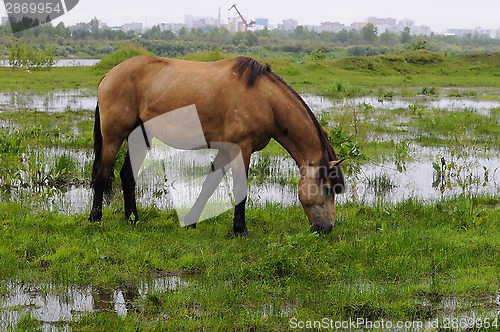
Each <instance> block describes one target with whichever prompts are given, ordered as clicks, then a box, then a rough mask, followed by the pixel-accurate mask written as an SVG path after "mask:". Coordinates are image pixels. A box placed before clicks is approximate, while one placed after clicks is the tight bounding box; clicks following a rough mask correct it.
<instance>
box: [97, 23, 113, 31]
mask: <svg viewBox="0 0 500 332" xmlns="http://www.w3.org/2000/svg"><path fill="white" fill-rule="evenodd" d="M99 29H103V30H109V29H111V28H110V27H109V25H108V24H107V23H106V22H102V21H99Z"/></svg>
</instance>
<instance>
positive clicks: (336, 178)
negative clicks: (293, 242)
mask: <svg viewBox="0 0 500 332" xmlns="http://www.w3.org/2000/svg"><path fill="white" fill-rule="evenodd" d="M343 161H344V160H332V161H330V162H329V163H328V165H327V166H304V167H301V168H300V173H301V177H300V182H299V200H300V202H301V204H302V207H303V208H304V211H305V212H306V215H307V218H308V219H309V222H310V224H311V228H310V230H311V231H312V232H315V231H319V232H325V233H329V232H330V231H331V230H332V228H333V226H334V225H335V219H336V212H335V194H341V193H342V192H343V191H344V176H343V174H342V169H341V168H340V164H341V163H342V162H343ZM325 175H326V176H325Z"/></svg>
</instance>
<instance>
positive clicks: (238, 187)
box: [232, 149, 251, 235]
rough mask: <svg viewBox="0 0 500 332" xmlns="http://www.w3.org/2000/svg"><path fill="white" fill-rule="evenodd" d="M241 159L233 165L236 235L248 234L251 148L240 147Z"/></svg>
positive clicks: (234, 224) (234, 229)
mask: <svg viewBox="0 0 500 332" xmlns="http://www.w3.org/2000/svg"><path fill="white" fill-rule="evenodd" d="M239 152H241V159H238V160H239V162H237V163H235V164H234V166H233V168H232V169H233V196H234V200H235V204H236V205H235V207H234V219H233V232H234V234H236V235H248V229H247V226H246V220H245V208H246V202H247V193H248V167H249V165H250V155H251V150H250V149H240V150H239Z"/></svg>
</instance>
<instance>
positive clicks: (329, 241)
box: [0, 50, 500, 331]
mask: <svg viewBox="0 0 500 332" xmlns="http://www.w3.org/2000/svg"><path fill="white" fill-rule="evenodd" d="M130 52H131V51H130V50H128V51H124V52H123V53H122V54H115V55H113V56H111V58H108V59H107V61H108V62H109V63H108V64H107V65H102V66H101V67H99V66H96V67H89V68H83V67H70V68H52V69H51V70H49V71H31V72H27V71H24V70H12V69H9V68H0V74H1V75H2V77H3V78H5V79H2V81H1V83H0V92H6V91H12V90H15V91H19V92H21V93H22V92H23V91H37V92H40V93H45V92H48V91H51V90H53V89H56V90H62V91H70V90H76V89H80V90H85V91H87V90H88V91H89V93H90V94H92V91H94V90H95V88H96V86H97V84H98V82H99V80H100V78H101V77H102V75H104V74H105V72H106V71H107V70H108V68H109V66H111V65H112V64H113V63H115V62H117V61H119V60H120V59H121V58H122V57H126V56H128V55H129V54H130ZM226 56H228V55H225V54H221V53H220V52H217V51H214V52H204V53H195V54H190V55H188V56H186V57H185V58H188V59H194V60H202V61H211V60H215V59H218V58H221V57H226ZM113 57H115V58H113ZM257 58H258V60H260V61H262V62H267V63H269V64H270V65H271V67H272V69H273V71H275V72H276V73H277V74H279V75H281V76H282V77H284V79H285V80H286V81H287V82H288V83H290V85H292V86H293V87H294V88H295V89H297V90H298V91H299V92H300V93H301V94H307V93H312V94H316V95H321V96H324V97H326V98H330V99H332V100H336V99H352V98H356V97H362V96H371V97H375V98H376V99H379V100H387V101H389V100H392V99H397V98H400V99H405V98H408V99H410V100H414V99H412V98H421V97H422V98H428V99H433V98H435V99H437V98H439V97H440V96H443V95H445V96H447V97H450V98H465V99H472V100H480V101H498V100H499V99H500V93H499V91H500V79H499V78H500V70H499V68H500V54H498V53H493V54H487V53H481V54H479V53H478V54H465V55H453V56H451V55H446V54H440V53H431V52H427V51H420V52H401V53H397V54H385V55H379V56H373V57H345V58H340V59H319V60H318V59H314V58H310V57H304V58H303V59H299V60H297V59H296V58H292V57H287V56H270V55H260V56H257ZM103 63H104V64H105V62H103ZM93 112H94V111H93V110H91V109H88V110H87V109H85V110H74V109H68V110H66V111H64V112H52V113H50V112H49V113H47V112H38V111H37V110H36V109H31V108H23V109H9V107H7V106H5V105H3V106H0V124H1V125H2V128H3V131H2V133H1V136H0V152H1V154H0V159H1V166H0V185H1V187H2V195H1V196H0V197H1V202H0V280H1V283H0V317H2V321H4V322H6V323H2V325H0V329H3V330H11V331H33V330H43V329H47V328H52V329H65V328H68V327H69V328H71V329H72V330H75V331H109V330H117V331H164V330H168V331H171V330H176V331H192V330H207V331H211V330H220V331H232V330H241V331H289V330H293V329H294V328H295V327H300V326H301V325H300V324H299V323H298V322H313V321H321V322H326V321H323V319H325V318H326V319H328V320H331V322H345V321H349V320H357V319H363V320H364V322H379V323H380V322H381V321H390V322H394V324H396V322H397V321H401V322H414V325H413V326H407V327H406V328H405V327H403V328H402V329H401V330H418V327H420V326H419V325H418V324H419V323H421V324H422V326H423V327H425V326H427V327H429V328H430V329H431V330H432V329H435V330H445V329H448V328H450V329H451V330H459V329H467V328H470V329H471V330H500V326H499V324H500V322H499V321H498V320H499V314H500V309H499V308H500V307H499V305H500V304H499V299H500V259H499V257H500V222H499V220H500V200H499V196H498V191H496V192H489V193H487V194H477V193H473V192H471V191H468V190H467V189H468V188H469V184H470V183H469V182H472V181H473V180H472V178H471V177H470V176H468V175H467V173H466V175H465V176H463V173H464V172H467V170H468V169H467V168H466V167H465V168H464V167H463V165H460V164H459V163H460V161H463V160H467V159H466V158H465V157H464V158H463V159H460V155H461V154H465V153H467V156H470V153H472V152H474V153H476V154H474V156H477V155H479V154H480V155H482V156H490V157H491V156H498V143H499V142H498V137H500V136H499V133H500V120H499V116H500V112H499V109H498V108H493V109H491V110H489V113H488V114H481V113H478V112H476V111H475V110H472V109H466V110H447V109H439V108H429V107H425V106H422V105H420V104H418V103H411V104H410V105H409V106H407V107H398V108H395V109H394V110H390V111H388V110H384V111H382V110H380V109H378V108H376V107H373V106H371V105H368V104H366V105H362V106H360V107H345V108H344V109H343V110H342V111H340V112H338V111H335V112H333V111H331V112H323V113H321V115H318V116H319V118H320V122H321V123H322V124H323V125H324V126H325V128H327V130H328V133H329V136H330V139H331V141H332V142H333V143H334V146H335V148H336V149H337V150H338V151H339V152H340V153H341V155H342V156H343V157H345V158H347V160H346V164H345V169H346V172H347V173H348V177H347V181H348V183H349V179H354V178H355V177H359V176H360V174H361V172H362V171H363V168H364V167H366V165H367V163H369V162H382V161H387V160H390V161H391V162H393V163H394V167H396V168H397V167H400V168H402V169H403V168H405V167H406V164H407V163H408V162H409V161H411V160H412V158H414V155H412V153H410V150H411V149H409V147H410V146H413V147H416V148H417V149H418V148H421V147H424V148H439V149H446V151H449V152H450V153H452V154H453V156H455V159H454V160H456V163H449V160H448V159H447V160H448V163H444V164H440V163H439V160H440V158H441V155H436V156H434V159H432V160H436V161H437V163H436V165H435V166H436V167H435V169H436V175H437V176H438V179H440V180H441V183H440V184H443V188H444V189H443V190H444V191H445V190H447V189H448V187H452V186H453V187H455V186H458V187H460V188H459V189H461V190H459V194H457V195H451V196H443V197H442V198H441V199H439V200H434V201H425V200H421V199H417V198H411V197H410V198H408V199H405V200H403V201H400V202H397V203H389V202H386V201H383V200H379V201H376V202H373V203H364V202H359V201H357V200H350V199H349V198H344V199H343V201H342V204H339V205H338V207H337V213H338V219H337V223H336V226H335V228H334V229H333V231H332V232H331V233H330V234H316V233H310V232H309V231H308V221H307V218H306V216H305V214H304V211H303V209H302V208H301V207H300V206H296V205H292V206H283V205H281V204H278V203H266V204H264V205H261V206H255V207H251V208H250V209H249V210H248V212H247V221H248V227H249V231H250V234H249V236H246V237H235V236H234V235H233V234H232V213H231V212H226V213H224V214H221V215H220V216H217V217H215V218H212V219H210V220H207V221H204V222H202V223H200V224H199V225H198V227H197V228H196V229H185V228H182V227H180V225H179V222H178V219H177V216H176V215H175V212H174V211H173V210H166V209H159V208H157V207H155V206H141V207H140V210H139V213H140V216H141V219H142V221H141V222H139V223H138V224H137V225H135V226H133V225H131V224H128V223H127V222H126V221H125V220H124V217H123V208H122V202H121V197H120V194H119V193H118V192H117V193H116V194H115V196H114V198H113V201H112V203H111V205H109V206H107V207H105V209H104V216H103V221H102V222H99V223H90V222H89V221H88V219H87V218H88V212H76V213H64V212H61V211H58V210H54V209H51V208H50V205H49V204H47V201H50V197H51V194H52V193H53V192H54V191H61V190H66V189H68V188H70V187H72V186H87V185H88V183H89V178H90V166H91V165H90V160H89V159H85V160H84V161H83V162H82V161H80V160H77V159H75V158H72V157H68V155H66V154H62V155H60V156H58V157H57V158H55V160H50V157H49V158H48V159H47V158H46V159H43V158H42V157H43V156H42V155H43V154H46V151H52V150H51V149H66V150H68V151H69V150H71V151H84V152H85V153H86V154H89V153H90V150H91V146H92V126H93ZM387 137H389V139H387ZM384 138H385V139H384ZM40 151H41V152H40ZM284 153H285V152H284V151H283V150H282V148H281V147H280V146H279V145H278V144H276V143H272V144H270V146H268V148H266V150H264V151H263V152H262V153H261V154H259V156H258V157H256V158H258V162H257V163H256V167H257V168H259V167H260V168H261V169H260V170H259V172H256V173H255V174H261V175H262V174H266V173H265V171H266V167H267V162H266V161H268V160H269V156H271V157H276V156H280V157H282V156H283V155H284ZM266 156H267V157H266ZM121 157H122V158H123V156H121ZM266 158H267V159H266ZM432 160H431V161H430V162H432ZM488 172H489V175H488V176H486V177H485V179H482V181H484V182H485V183H486V182H491V181H495V180H494V173H495V172H496V169H490V170H488ZM251 174H252V173H251ZM456 174H462V176H461V177H460V179H461V182H460V183H458V182H457V181H452V179H456V177H454V176H455V175H456ZM255 176H257V175H255ZM440 176H441V177H440ZM250 180H251V182H252V181H253V182H254V183H255V182H258V181H259V180H260V179H258V178H255V177H253V178H251V179H250ZM373 180H374V183H373V184H372V185H373V187H374V188H375V189H374V190H376V189H377V188H378V189H379V190H383V187H384V183H383V181H382V180H383V178H381V177H379V178H376V179H373ZM375 180H377V181H375ZM118 181H119V180H117V182H118ZM280 181H287V179H284V180H280ZM289 182H290V183H292V184H294V183H295V182H296V179H293V178H291V179H289ZM115 185H116V187H119V183H115ZM397 185H400V186H404V184H397ZM387 186H388V187H389V189H387V190H388V194H389V195H390V184H389V185H387ZM494 188H498V185H496V186H494ZM23 190H24V192H26V191H29V192H30V193H31V194H30V195H26V194H25V196H23V197H22V198H21V199H12V197H13V196H15V195H16V192H21V191H23ZM159 280H160V281H163V282H165V281H167V286H163V287H158V286H156V287H155V286H154V285H157V284H158V281H159ZM75 291H76V293H75ZM87 291H88V293H89V294H90V295H89V297H90V298H91V302H92V303H91V304H90V307H89V308H85V309H82V306H80V307H79V306H75V307H73V306H71V308H72V309H71V313H70V314H68V315H69V316H64V315H61V316H60V317H59V318H58V319H56V320H50V319H45V320H44V319H43V318H40V317H43V315H42V316H40V315H41V314H40V313H39V311H37V306H39V307H41V308H42V310H43V308H44V307H43V305H42V304H39V303H38V302H36V303H35V304H32V306H29V305H26V304H19V303H17V302H16V301H14V300H12V299H13V297H12V295H13V294H15V293H16V292H19V293H22V294H29V295H30V296H31V297H32V298H33V299H34V298H37V299H38V298H51V297H53V296H54V295H56V297H57V299H58V303H59V305H60V306H61V307H64V305H69V304H74V303H76V302H78V297H77V296H75V294H81V293H82V292H83V293H85V292H87ZM75 298H77V299H76V300H75ZM32 307H34V308H32ZM78 308H79V309H78ZM117 308H121V309H120V310H118V309H117ZM436 321H439V322H440V324H441V325H438V326H436V325H432V323H433V322H436ZM9 322H10V323H9ZM446 323H448V325H446ZM486 323H487V324H486ZM304 324H305V323H304ZM460 324H462V325H460ZM303 327H311V330H312V327H313V326H306V325H303ZM316 327H317V326H316ZM329 327H332V325H330V326H329ZM372 327H373V326H372ZM361 328H364V330H371V329H372V328H370V327H367V326H357V327H356V328H354V329H361ZM373 330H380V329H377V328H373ZM387 330H391V329H390V328H389V329H387Z"/></svg>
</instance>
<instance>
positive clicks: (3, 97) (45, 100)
mask: <svg viewBox="0 0 500 332" xmlns="http://www.w3.org/2000/svg"><path fill="white" fill-rule="evenodd" d="M95 94H96V92H95V91H92V90H71V91H64V92H60V91H50V92H47V93H45V94H40V93H36V92H31V91H10V92H1V93H0V111H2V110H25V109H28V110H35V111H38V112H64V111H67V110H93V109H95V107H96V102H97V98H96V97H95Z"/></svg>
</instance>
